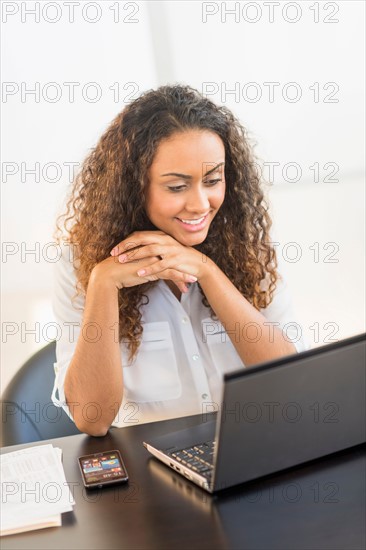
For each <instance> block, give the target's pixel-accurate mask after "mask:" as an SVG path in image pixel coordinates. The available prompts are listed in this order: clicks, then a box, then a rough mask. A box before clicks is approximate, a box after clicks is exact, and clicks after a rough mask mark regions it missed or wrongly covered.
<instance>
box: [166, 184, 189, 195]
mask: <svg viewBox="0 0 366 550" xmlns="http://www.w3.org/2000/svg"><path fill="white" fill-rule="evenodd" d="M185 188H186V186H185V185H176V186H174V187H170V186H168V189H169V191H172V192H173V193H179V191H182V190H183V189H185Z"/></svg>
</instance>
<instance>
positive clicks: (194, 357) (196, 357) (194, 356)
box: [192, 355, 200, 361]
mask: <svg viewBox="0 0 366 550" xmlns="http://www.w3.org/2000/svg"><path fill="white" fill-rule="evenodd" d="M199 358H200V356H199V355H192V359H193V361H197V360H198V359H199Z"/></svg>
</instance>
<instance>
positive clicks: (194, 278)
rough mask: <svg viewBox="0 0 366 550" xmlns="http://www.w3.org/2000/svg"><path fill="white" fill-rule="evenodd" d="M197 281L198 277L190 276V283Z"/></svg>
mask: <svg viewBox="0 0 366 550" xmlns="http://www.w3.org/2000/svg"><path fill="white" fill-rule="evenodd" d="M197 280H198V279H197V277H193V275H190V276H189V277H188V281H189V282H190V283H195V282H196V281H197Z"/></svg>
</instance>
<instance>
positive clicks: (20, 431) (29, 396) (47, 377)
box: [1, 342, 80, 446]
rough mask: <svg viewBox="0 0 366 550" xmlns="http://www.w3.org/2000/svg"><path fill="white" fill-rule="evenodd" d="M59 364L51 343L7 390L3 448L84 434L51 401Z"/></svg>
mask: <svg viewBox="0 0 366 550" xmlns="http://www.w3.org/2000/svg"><path fill="white" fill-rule="evenodd" d="M55 361H56V342H51V343H50V344H48V345H47V346H45V347H44V348H42V349H41V350H40V351H38V352H37V353H35V354H34V355H33V356H32V357H31V358H30V359H28V361H27V362H26V363H25V364H24V365H23V366H22V367H21V369H20V370H19V371H18V372H17V374H16V375H15V376H14V378H13V379H12V380H11V382H10V384H9V385H8V387H7V388H6V390H5V392H4V395H3V397H2V400H1V428H2V438H1V445H2V446H8V445H18V444H20V443H30V442H33V441H43V440H44V439H51V438H54V437H64V436H67V435H74V434H79V433H80V432H79V430H78V429H77V428H76V426H75V424H74V422H73V421H72V420H71V419H70V418H69V417H68V416H67V414H66V413H65V412H64V410H63V409H61V408H60V407H55V406H54V404H53V403H52V401H51V393H52V389H53V383H54V379H55V374H54V370H53V363H54V362H55Z"/></svg>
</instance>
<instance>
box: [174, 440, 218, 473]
mask: <svg viewBox="0 0 366 550" xmlns="http://www.w3.org/2000/svg"><path fill="white" fill-rule="evenodd" d="M214 452H215V441H207V442H206V443H200V444H199V445H194V446H193V447H187V448H185V449H181V450H180V451H175V452H174V453H167V454H168V455H169V456H171V457H172V458H174V460H176V461H177V462H180V463H181V464H182V465H183V466H186V467H187V468H190V469H191V470H193V471H194V472H196V473H197V474H200V475H202V476H204V477H206V478H210V477H211V475H212V471H213V455H214Z"/></svg>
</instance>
